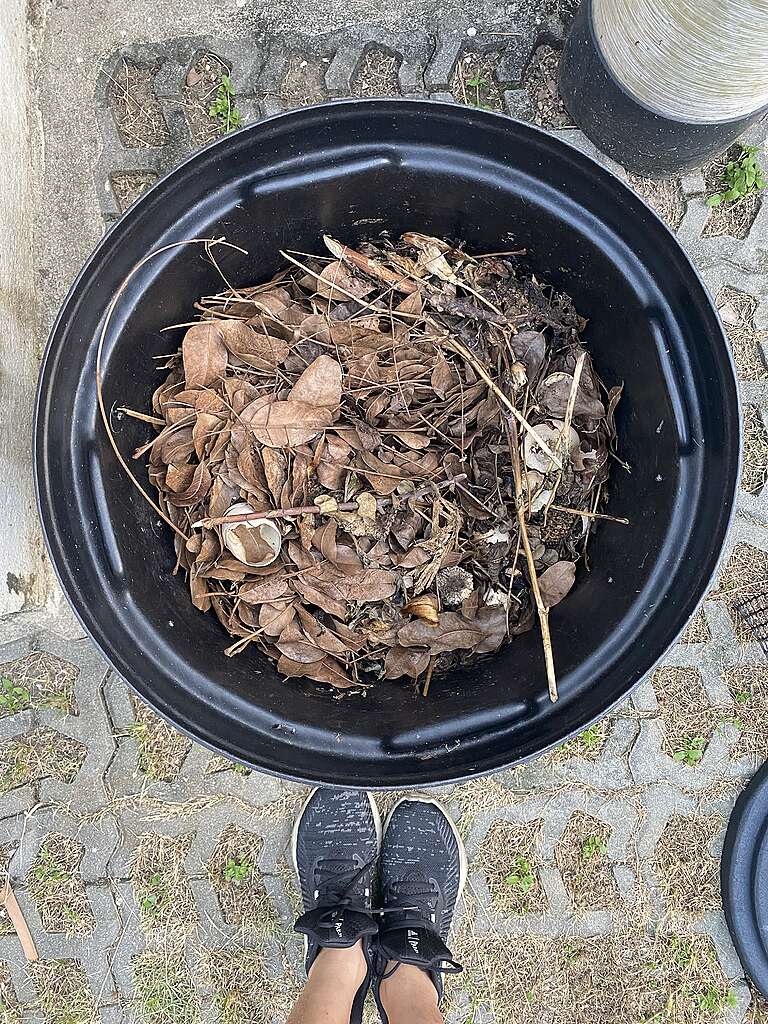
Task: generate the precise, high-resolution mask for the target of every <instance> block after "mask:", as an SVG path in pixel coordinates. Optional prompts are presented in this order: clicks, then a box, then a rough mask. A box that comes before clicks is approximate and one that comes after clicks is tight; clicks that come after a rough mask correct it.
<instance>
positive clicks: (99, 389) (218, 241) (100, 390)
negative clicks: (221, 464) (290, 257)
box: [96, 238, 245, 540]
mask: <svg viewBox="0 0 768 1024" xmlns="http://www.w3.org/2000/svg"><path fill="white" fill-rule="evenodd" d="M212 244H213V245H226V246H228V247H229V248H230V249H237V250H238V252H243V253H244V252H245V249H241V248H240V246H238V245H233V244H232V243H231V242H225V241H224V239H223V238H185V239H183V240H182V241H180V242H171V243H169V244H168V245H164V246H162V247H161V248H159V249H155V250H154V251H153V252H150V253H147V255H146V256H145V257H144V258H143V259H141V260H139V262H138V263H137V264H136V265H135V266H134V267H133V269H132V270H131V272H130V273H129V274H128V276H127V277H126V278H125V280H124V281H123V283H122V284H121V285H120V287H119V288H118V289H117V291H116V292H115V294H114V295H113V296H112V300H111V302H110V303H109V305H108V306H107V314H106V316H105V317H104V324H103V326H102V328H101V335H100V336H99V346H98V348H97V349H96V400H97V401H98V403H99V412H100V413H101V419H102V422H103V424H104V429H105V430H106V432H107V437H108V439H109V443H110V444H111V445H112V450H113V451H114V453H115V455H116V456H117V461H118V462H119V463H120V465H121V466H122V467H123V469H124V470H125V472H126V473H127V474H128V477H129V479H130V480H131V482H132V483H133V485H134V487H135V488H136V489H137V490H138V492H139V494H140V495H141V496H142V498H144V500H145V501H146V502H147V504H148V505H150V506H151V507H152V508H153V509H154V510H155V512H157V514H158V515H159V516H160V518H161V519H162V520H163V522H164V523H167V525H168V526H170V528H171V529H172V530H173V532H174V533H177V534H178V535H179V536H180V537H183V538H184V540H189V537H188V536H187V534H186V533H184V531H183V530H180V529H179V528H178V526H177V525H176V524H175V523H174V522H173V521H172V520H171V519H170V518H169V517H168V516H167V515H166V514H165V512H163V510H162V509H161V508H160V506H159V505H158V504H157V502H155V501H153V500H152V499H151V498H150V496H149V495H148V494H147V492H146V491H145V490H144V488H143V487H142V486H141V484H140V483H139V481H138V480H137V479H136V477H135V475H134V474H133V472H132V471H131V467H130V466H129V465H128V463H127V462H126V461H125V459H124V458H123V453H122V452H121V451H120V449H119V448H118V446H117V441H116V440H115V435H114V434H113V433H112V427H111V426H110V423H109V416H108V415H107V409H106V406H105V405H104V385H103V378H102V373H101V354H102V352H103V350H104V340H105V338H106V337H107V331H108V330H109V325H110V324H111V322H112V316H113V314H114V312H115V306H117V303H118V302H119V300H120V296H121V295H122V294H123V292H124V291H125V289H126V288H127V287H128V284H129V282H130V281H131V279H132V278H133V276H134V275H135V274H137V273H138V272H139V270H141V268H142V267H143V266H144V264H145V263H148V262H149V261H150V260H151V259H154V258H155V256H159V255H160V254H161V253H164V252H168V251H169V250H171V249H178V248H179V246H182V245H204V246H206V247H210V246H211V245H212ZM207 251H210V250H209V248H208V249H207Z"/></svg>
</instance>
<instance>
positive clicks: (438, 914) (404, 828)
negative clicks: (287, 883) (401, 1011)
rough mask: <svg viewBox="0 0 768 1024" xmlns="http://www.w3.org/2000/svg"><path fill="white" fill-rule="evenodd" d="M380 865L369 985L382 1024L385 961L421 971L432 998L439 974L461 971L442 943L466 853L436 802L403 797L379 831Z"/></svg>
mask: <svg viewBox="0 0 768 1024" xmlns="http://www.w3.org/2000/svg"><path fill="white" fill-rule="evenodd" d="M380 870H381V893H382V911H381V913H382V917H381V924H380V925H379V938H378V942H377V950H376V964H375V968H374V982H373V984H374V995H375V996H376V1004H377V1006H378V1008H379V1013H380V1014H381V1019H382V1020H383V1021H384V1024H387V1015H386V1013H385V1012H384V1008H383V1007H382V1005H381V1000H380V998H379V986H380V985H381V982H382V981H383V980H384V978H385V977H386V976H387V975H386V971H387V964H388V963H389V962H390V961H391V960H394V961H395V962H396V964H412V965H413V966H414V967H419V968H421V970H423V971H426V972H427V974H429V976H430V978H431V979H432V982H433V984H434V986H435V988H436V989H437V997H438V1001H439V1000H440V999H442V996H443V975H444V974H456V973H458V972H459V971H461V970H462V968H461V965H460V964H457V963H456V961H455V960H454V959H453V955H452V954H451V951H450V949H448V946H447V945H446V943H447V941H448V933H449V932H450V930H451V924H452V923H453V914H454V911H455V909H456V904H457V902H458V899H459V896H460V895H461V891H462V889H463V888H464V883H465V881H466V878H467V856H466V853H465V852H464V844H463V843H462V841H461V837H460V836H459V833H458V832H457V831H456V826H455V825H454V824H453V822H452V821H451V819H450V818H449V817H448V815H447V814H446V813H445V811H444V810H443V809H442V807H441V806H440V805H439V804H438V803H436V802H435V801H434V800H421V799H416V798H406V799H404V800H401V801H400V802H399V803H398V804H396V806H395V807H394V809H393V811H392V813H391V814H390V816H389V818H388V819H387V824H386V828H385V830H384V840H383V844H382V849H381V869H380ZM394 969H395V970H396V969H397V967H395V968H394Z"/></svg>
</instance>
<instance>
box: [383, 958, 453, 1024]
mask: <svg viewBox="0 0 768 1024" xmlns="http://www.w3.org/2000/svg"><path fill="white" fill-rule="evenodd" d="M395 968H396V969H395ZM390 971H391V972H392V974H391V976H390V977H388V978H385V979H384V980H383V981H382V982H381V986H380V988H379V998H380V999H381V1004H382V1006H383V1007H384V1010H385V1011H386V1014H387V1016H388V1017H389V1020H390V1024H403V1022H409V1024H411V1022H412V1024H432V1022H435V1024H439V1022H441V1021H442V1019H443V1018H442V1016H441V1015H440V1012H439V1011H438V1009H437V989H436V988H435V986H434V984H433V982H432V979H431V978H430V976H429V975H428V974H427V972H426V971H422V970H421V969H420V968H418V967H413V966H412V965H411V964H397V963H395V962H394V961H390V962H389V963H388V964H387V969H386V971H385V973H386V974H389V973H390Z"/></svg>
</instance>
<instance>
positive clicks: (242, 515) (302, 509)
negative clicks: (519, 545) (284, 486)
mask: <svg viewBox="0 0 768 1024" xmlns="http://www.w3.org/2000/svg"><path fill="white" fill-rule="evenodd" d="M354 468H355V467H354V466H353V467H352V469H354ZM355 472H358V470H355ZM377 475H380V474H377ZM407 479H410V478H407ZM466 479H467V474H466V473H457V474H456V476H452V477H451V478H450V479H449V480H441V481H440V482H439V483H438V484H437V485H436V486H437V487H438V488H449V487H453V486H454V485H455V486H456V487H459V488H460V489H462V490H463V489H464V488H462V487H461V483H460V481H462V480H466ZM431 493H432V486H431V485H430V486H429V487H419V488H418V489H417V490H415V491H414V492H413V494H411V495H409V497H410V498H411V499H417V498H423V497H424V495H425V494H431ZM470 497H471V498H473V499H474V500H475V501H478V499H477V498H476V497H475V496H474V494H470ZM391 504H392V499H391V498H377V499H376V505H377V508H378V509H383V508H387V507H388V506H389V505H391ZM478 504H482V503H481V502H478ZM359 507H360V506H359V505H358V503H357V502H356V501H343V502H341V503H340V504H337V505H336V508H335V509H334V512H357V510H358V508H359ZM308 515H323V510H322V507H321V506H320V505H297V506H296V507H294V508H275V509H267V510H266V511H264V512H238V513H237V514H236V515H232V516H208V517H207V518H206V519H198V520H197V522H196V523H192V529H193V530H194V529H196V528H197V527H205V528H206V529H210V528H211V527H213V526H222V525H223V524H224V523H227V524H229V523H248V522H250V521H251V520H253V519H291V518H293V517H295V516H308Z"/></svg>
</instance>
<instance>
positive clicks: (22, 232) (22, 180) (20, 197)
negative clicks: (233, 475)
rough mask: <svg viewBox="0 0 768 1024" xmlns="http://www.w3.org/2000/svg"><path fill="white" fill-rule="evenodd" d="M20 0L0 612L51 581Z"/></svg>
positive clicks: (5, 184) (6, 159) (1, 368)
mask: <svg viewBox="0 0 768 1024" xmlns="http://www.w3.org/2000/svg"><path fill="white" fill-rule="evenodd" d="M25 8H26V4H25V0H0V615H6V614H8V613H9V612H14V611H18V610H20V609H21V608H30V607H33V606H35V605H39V604H42V603H43V602H44V601H45V599H46V596H47V591H48V589H49V586H50V575H49V570H48V569H47V568H46V562H47V560H46V558H45V556H44V551H43V544H42V539H41V536H40V530H39V526H38V520H37V513H36V510H35V496H34V488H33V484H32V404H33V400H34V392H35V382H36V379H37V358H36V351H35V350H36V341H37V338H38V331H39V327H38V324H39V319H38V309H39V303H38V301H37V298H36V296H35V288H34V273H33V255H32V235H33V222H34V214H35V201H36V197H35V195H34V188H33V173H34V172H33V161H32V144H31V138H32V134H31V133H32V129H33V126H32V124H31V123H30V109H31V108H30V100H31V97H30V88H29V83H28V78H27V47H28V40H27V26H26V16H25V15H26V11H25Z"/></svg>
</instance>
